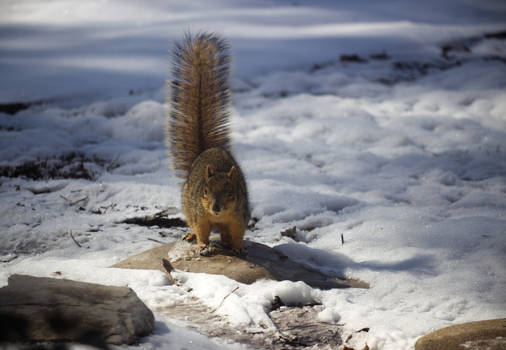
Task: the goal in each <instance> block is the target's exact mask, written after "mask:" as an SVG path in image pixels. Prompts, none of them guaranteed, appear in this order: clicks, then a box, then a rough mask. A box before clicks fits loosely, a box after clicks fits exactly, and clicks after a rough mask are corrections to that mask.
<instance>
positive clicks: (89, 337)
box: [0, 275, 154, 348]
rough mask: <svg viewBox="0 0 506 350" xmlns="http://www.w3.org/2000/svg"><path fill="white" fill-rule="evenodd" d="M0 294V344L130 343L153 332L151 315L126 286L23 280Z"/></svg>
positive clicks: (16, 278) (12, 280) (13, 280)
mask: <svg viewBox="0 0 506 350" xmlns="http://www.w3.org/2000/svg"><path fill="white" fill-rule="evenodd" d="M8 282H9V285H8V286H7V287H3V288H1V289H0V325H1V328H2V332H1V333H3V335H1V336H0V340H3V341H10V342H22V341H36V342H42V341H75V342H79V343H84V344H91V345H95V346H99V347H102V348H103V347H105V344H106V343H110V344H125V343H126V344H132V343H133V342H134V341H135V340H136V339H137V338H138V337H140V336H144V335H147V334H149V333H151V332H152V330H153V328H154V317H153V313H152V312H151V311H150V310H149V309H148V308H147V307H146V305H145V304H144V303H143V302H142V301H141V300H140V299H139V298H138V297H137V295H136V294H135V292H134V291H133V290H131V289H130V288H126V287H112V286H104V285H99V284H92V283H83V282H77V281H71V280H66V279H54V278H40V277H32V276H24V275H12V276H10V277H9V281H8Z"/></svg>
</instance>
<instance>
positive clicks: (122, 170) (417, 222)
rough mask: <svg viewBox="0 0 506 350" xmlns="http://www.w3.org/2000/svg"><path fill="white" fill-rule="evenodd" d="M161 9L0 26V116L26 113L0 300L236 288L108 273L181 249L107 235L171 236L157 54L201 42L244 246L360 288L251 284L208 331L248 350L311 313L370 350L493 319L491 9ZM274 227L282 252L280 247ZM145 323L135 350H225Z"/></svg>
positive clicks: (497, 125)
mask: <svg viewBox="0 0 506 350" xmlns="http://www.w3.org/2000/svg"><path fill="white" fill-rule="evenodd" d="M177 3H178V2H174V3H173V4H171V3H170V2H165V1H159V2H149V5H146V4H145V3H144V2H141V1H126V2H123V1H122V2H115V1H109V2H107V1H105V2H102V1H90V2H85V3H81V2H72V1H52V2H37V1H28V0H23V1H2V3H1V4H0V32H1V33H2V35H1V36H0V72H1V75H2V80H1V81H0V91H1V94H0V103H2V104H6V103H14V102H22V103H34V102H35V103H34V104H33V105H32V106H31V107H30V108H29V109H26V110H22V111H20V112H19V113H17V114H16V115H13V116H11V115H7V114H0V136H1V137H0V175H2V176H3V177H1V178H0V218H1V219H0V230H1V236H0V258H1V261H2V262H1V263H0V264H2V269H1V271H0V284H1V285H5V284H6V283H7V277H8V276H9V275H10V274H12V273H26V274H31V275H36V276H52V277H56V276H62V277H65V278H71V279H77V280H82V281H90V282H99V283H105V284H112V285H128V286H130V287H132V288H133V289H134V290H135V291H136V292H137V294H138V295H139V296H140V297H141V298H142V299H143V300H144V301H145V302H146V303H147V305H148V306H150V307H151V308H153V309H155V308H164V307H170V305H171V304H174V303H176V302H179V301H184V300H187V299H189V298H194V297H197V298H199V299H200V300H201V301H202V302H203V303H204V304H206V305H208V306H210V307H211V308H216V307H218V306H219V304H220V303H221V302H222V300H223V297H224V296H225V295H227V294H228V293H229V292H230V291H231V290H233V289H234V288H235V287H236V286H238V285H239V284H238V283H237V282H235V281H232V280H229V279H227V278H225V277H223V276H205V275H198V274H190V273H184V272H179V273H178V274H177V277H178V278H179V279H180V280H181V281H182V286H181V287H177V286H169V285H168V281H167V280H166V278H165V276H164V275H163V274H161V273H158V272H155V271H121V270H119V271H118V270H117V269H110V268H108V266H110V265H112V264H114V263H115V262H118V261H120V260H121V259H124V258H126V257H128V256H130V255H132V254H134V253H137V252H140V251H142V250H144V249H148V248H150V247H153V246H156V245H157V243H155V242H153V241H150V240H148V238H151V239H156V240H161V241H167V242H169V241H172V240H175V239H179V237H181V235H182V234H183V230H180V229H173V230H166V229H161V228H158V227H142V226H136V225H128V224H121V223H119V222H120V221H122V220H124V219H126V218H130V217H134V216H143V215H148V214H154V213H157V212H160V211H162V210H166V209H167V210H168V212H169V213H170V214H171V215H172V216H180V215H181V213H180V203H179V185H178V183H177V181H176V180H175V179H174V178H173V177H172V172H171V170H170V169H168V166H167V165H168V162H167V159H166V151H165V147H164V124H165V121H164V119H165V113H166V107H165V106H164V104H163V101H164V97H165V95H166V91H165V90H164V87H163V84H164V80H165V79H168V78H169V76H168V65H167V62H168V53H167V52H168V49H169V47H170V41H171V40H172V39H174V38H178V37H180V36H181V35H182V33H183V32H184V30H186V29H193V30H197V29H212V30H215V31H218V32H220V33H222V34H224V35H225V36H227V37H228V38H230V40H231V42H232V45H233V48H234V54H235V63H234V66H235V70H234V79H233V88H234V105H233V110H232V118H233V128H232V129H233V137H234V147H235V153H236V158H237V159H238V160H239V162H240V163H241V166H242V168H243V171H244V173H245V174H246V176H247V180H248V185H249V189H250V193H251V206H252V211H253V216H254V217H255V218H257V219H258V222H257V224H256V229H255V230H254V231H250V232H248V233H247V238H248V239H250V240H255V241H258V242H261V243H265V244H268V245H271V246H277V247H278V249H280V250H283V251H284V252H286V253H287V254H290V256H292V257H296V258H297V259H300V261H302V262H303V263H305V264H310V265H312V266H314V267H317V268H319V269H321V270H322V271H325V272H327V273H334V274H337V275H346V276H348V277H355V278H360V279H363V280H365V281H368V282H369V283H370V284H371V288H370V289H368V290H361V289H351V290H330V291H320V290H316V289H311V288H310V287H308V286H306V285H304V284H302V283H292V282H266V281H260V282H257V283H255V284H253V285H250V286H247V285H240V288H239V289H238V290H237V291H236V292H235V293H234V294H232V295H231V296H230V297H228V298H227V299H226V301H225V302H224V303H223V305H222V306H221V307H219V309H218V310H217V311H216V312H217V313H218V314H220V315H222V316H223V317H224V318H225V319H226V320H228V322H230V323H231V324H232V325H234V324H235V325H242V326H247V327H251V328H252V329H257V328H258V329H263V328H262V327H265V326H267V327H272V324H271V323H270V320H269V318H268V316H267V312H268V311H269V310H268V309H269V305H270V302H271V301H272V299H273V298H274V296H276V295H277V296H281V297H282V300H283V301H286V302H292V303H295V304H296V303H313V302H319V303H322V304H323V306H324V307H325V310H324V312H322V314H321V315H320V316H321V319H322V320H325V321H328V322H338V323H339V324H343V325H344V327H345V329H347V330H349V331H353V330H358V329H361V328H364V327H369V328H370V331H369V333H368V334H367V337H366V338H365V339H363V341H365V342H367V344H368V345H369V347H371V348H373V349H378V350H380V349H412V348H413V345H414V342H415V340H416V339H417V338H418V337H419V336H421V335H423V334H425V333H427V332H429V331H431V330H433V329H436V328H440V327H443V326H447V325H451V324H455V323H461V322H466V321H476V320H482V319H490V318H499V317H506V275H505V271H506V215H505V213H506V69H505V67H506V66H505V60H506V41H505V40H504V35H503V36H502V37H501V36H488V37H486V36H484V34H485V33H497V32H499V31H504V30H505V29H506V23H505V18H506V6H505V5H504V2H502V1H481V2H479V3H478V2H472V1H445V2H441V1H433V2H432V1H431V2H424V4H426V5H425V6H421V5H417V6H411V5H407V3H405V2H402V1H393V0H392V1H388V2H381V5H380V2H375V1H371V2H369V3H368V4H367V6H366V5H362V6H359V5H357V4H355V3H353V4H351V3H348V2H346V3H343V4H335V3H334V2H332V1H314V2H311V5H302V4H299V5H297V4H295V3H294V2H290V1H276V2H275V1H267V0H265V1H257V2H255V3H251V2H248V1H228V0H227V1H226V0H223V1H220V2H219V5H216V2H213V7H210V5H209V4H210V3H211V2H203V1H202V2H188V3H187V4H185V5H180V4H177ZM447 44H448V45H449V46H448V50H446V51H445V52H446V55H447V56H448V58H444V57H442V55H441V54H442V53H443V51H442V47H443V46H444V45H447ZM341 55H348V57H345V56H341ZM352 55H357V56H356V57H353V56H352ZM350 56H351V57H350ZM340 57H342V58H343V59H340ZM22 175H24V176H22ZM293 226H296V227H297V241H298V242H295V241H294V240H292V239H291V238H287V237H282V236H281V235H280V232H281V231H284V230H286V229H287V228H291V227H293ZM341 234H342V235H343V237H344V241H345V243H344V244H342V243H341V238H340V237H341ZM72 237H73V238H74V239H75V240H76V241H77V242H78V243H79V244H80V245H81V247H79V246H78V245H77V244H76V243H75V242H74V240H73V239H72ZM57 271H58V272H60V273H61V274H55V272H57ZM156 317H157V321H158V322H157V328H156V332H155V334H154V335H152V336H150V337H147V338H145V339H143V340H142V342H141V344H140V345H139V346H138V347H135V348H142V349H154V348H161V347H163V346H167V345H168V344H170V346H172V348H177V347H180V348H183V347H185V348H194V349H201V348H206V349H221V348H223V347H225V346H228V347H230V348H232V349H236V348H237V349H240V348H245V346H243V345H239V344H229V343H227V344H223V341H222V340H213V339H208V338H206V337H203V336H200V335H198V334H197V333H195V332H194V331H191V330H189V329H188V328H187V327H186V325H185V324H184V323H181V322H179V321H178V322H176V321H174V320H172V319H170V317H168V316H164V315H161V314H157V316H156ZM124 348H127V347H124Z"/></svg>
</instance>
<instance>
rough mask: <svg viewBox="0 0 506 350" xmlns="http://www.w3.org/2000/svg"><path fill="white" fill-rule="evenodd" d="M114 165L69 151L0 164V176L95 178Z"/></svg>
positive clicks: (39, 178) (37, 178) (38, 178)
mask: <svg viewBox="0 0 506 350" xmlns="http://www.w3.org/2000/svg"><path fill="white" fill-rule="evenodd" d="M116 167H117V166H115V165H114V164H113V163H110V162H108V161H106V160H104V159H100V158H97V157H88V156H86V155H84V154H82V153H79V152H69V153H66V154H64V155H61V156H59V157H55V158H44V159H42V158H38V159H36V160H32V161H27V162H25V163H23V164H19V165H4V166H0V177H1V176H5V177H23V178H27V179H31V180H49V179H86V180H95V179H96V178H97V177H98V175H99V174H101V173H102V172H103V171H104V170H112V169H114V168H116Z"/></svg>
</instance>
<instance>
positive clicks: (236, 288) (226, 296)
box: [214, 286, 239, 311]
mask: <svg viewBox="0 0 506 350" xmlns="http://www.w3.org/2000/svg"><path fill="white" fill-rule="evenodd" d="M238 289H239V286H237V287H235V288H234V289H232V291H231V292H230V293H228V294H227V295H225V297H224V298H223V300H222V301H221V303H220V305H218V307H217V308H216V310H214V311H217V310H218V309H219V308H220V307H221V305H223V303H224V302H225V299H227V298H228V297H229V296H230V295H232V293H234V292H235V291H236V290H238Z"/></svg>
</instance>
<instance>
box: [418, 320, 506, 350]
mask: <svg viewBox="0 0 506 350" xmlns="http://www.w3.org/2000/svg"><path fill="white" fill-rule="evenodd" d="M463 349H471V350H502V349H506V318H501V319H497V320H487V321H479V322H469V323H463V324H458V325H454V326H450V327H445V328H441V329H438V330H437V331H434V332H432V333H429V334H427V335H424V336H423V337H421V338H420V339H418V340H417V342H416V344H415V350H463Z"/></svg>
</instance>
